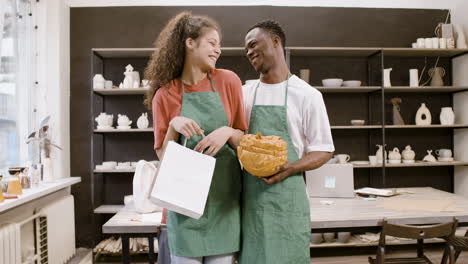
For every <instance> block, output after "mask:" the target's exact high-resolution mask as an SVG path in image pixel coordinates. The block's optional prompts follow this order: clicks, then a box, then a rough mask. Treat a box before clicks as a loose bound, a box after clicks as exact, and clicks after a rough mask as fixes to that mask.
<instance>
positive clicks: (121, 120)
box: [117, 114, 132, 129]
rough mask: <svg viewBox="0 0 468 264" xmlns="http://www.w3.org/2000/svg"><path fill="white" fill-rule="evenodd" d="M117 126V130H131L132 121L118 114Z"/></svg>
mask: <svg viewBox="0 0 468 264" xmlns="http://www.w3.org/2000/svg"><path fill="white" fill-rule="evenodd" d="M117 124H118V126H117V129H130V125H131V124H132V121H131V120H130V119H129V118H128V117H127V116H126V115H121V114H118V119H117Z"/></svg>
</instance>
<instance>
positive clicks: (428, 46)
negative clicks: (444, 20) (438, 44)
mask: <svg viewBox="0 0 468 264" xmlns="http://www.w3.org/2000/svg"><path fill="white" fill-rule="evenodd" d="M424 47H425V48H426V49H432V38H425V39H424Z"/></svg>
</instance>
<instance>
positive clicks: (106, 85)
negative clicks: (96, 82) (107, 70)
mask: <svg viewBox="0 0 468 264" xmlns="http://www.w3.org/2000/svg"><path fill="white" fill-rule="evenodd" d="M104 89H112V81H109V80H106V81H105V82H104Z"/></svg>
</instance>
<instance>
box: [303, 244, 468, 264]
mask: <svg viewBox="0 0 468 264" xmlns="http://www.w3.org/2000/svg"><path fill="white" fill-rule="evenodd" d="M335 250H340V249H335ZM369 250H370V249H368V250H365V251H366V252H360V253H357V254H356V253H355V252H354V253H347V252H343V253H344V254H343V255H342V256H336V255H341V254H340V252H339V251H337V252H335V253H336V254H334V256H331V255H330V256H320V257H312V258H311V259H310V263H311V264H361V263H362V264H364V263H369V262H368V261H367V258H368V257H369V256H374V257H375V252H369V254H366V253H367V252H368V251H369ZM442 252H443V248H442V247H431V248H428V249H426V251H425V253H426V256H428V258H429V259H430V260H431V261H432V262H433V263H440V261H441V258H442ZM313 254H314V253H313V252H312V255H313ZM327 254H329V253H327ZM415 255H416V250H415V249H408V248H405V249H401V248H398V249H390V254H389V255H388V256H390V257H408V256H409V257H412V256H415ZM456 263H457V264H468V251H467V252H462V253H461V255H460V257H459V258H458V260H457V262H456Z"/></svg>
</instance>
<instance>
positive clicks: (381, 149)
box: [375, 144, 387, 163]
mask: <svg viewBox="0 0 468 264" xmlns="http://www.w3.org/2000/svg"><path fill="white" fill-rule="evenodd" d="M376 146H377V147H378V149H377V151H376V152H375V156H377V162H378V163H382V155H384V156H385V157H384V159H387V151H384V148H383V146H382V145H378V144H377V145H376ZM382 151H383V153H382Z"/></svg>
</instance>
